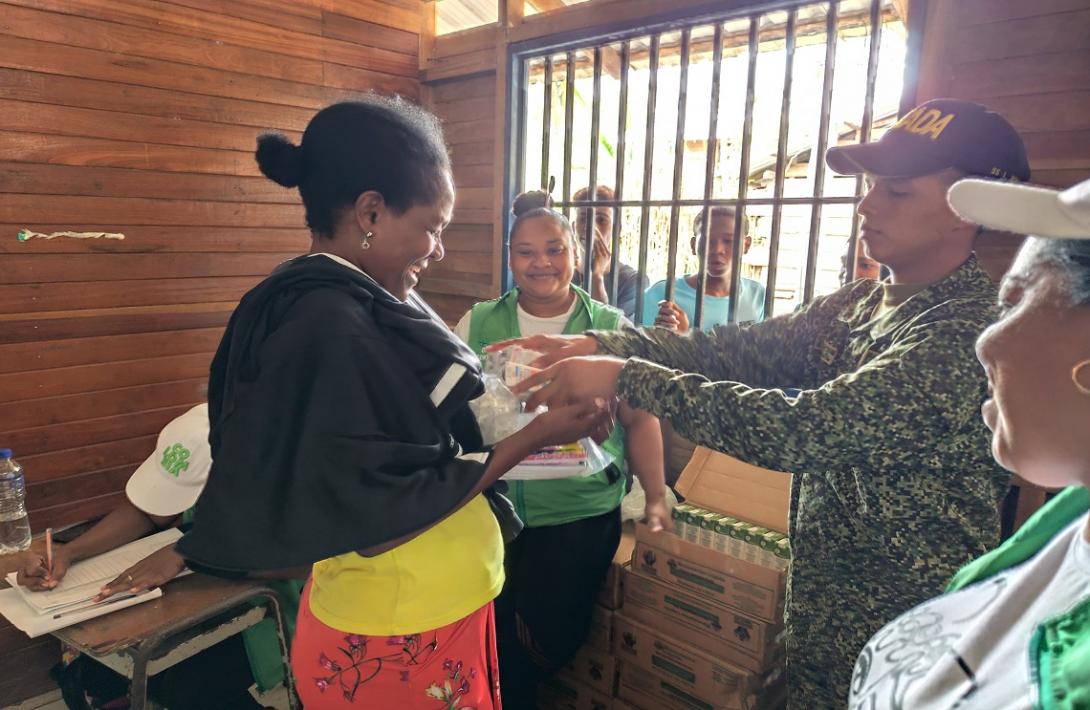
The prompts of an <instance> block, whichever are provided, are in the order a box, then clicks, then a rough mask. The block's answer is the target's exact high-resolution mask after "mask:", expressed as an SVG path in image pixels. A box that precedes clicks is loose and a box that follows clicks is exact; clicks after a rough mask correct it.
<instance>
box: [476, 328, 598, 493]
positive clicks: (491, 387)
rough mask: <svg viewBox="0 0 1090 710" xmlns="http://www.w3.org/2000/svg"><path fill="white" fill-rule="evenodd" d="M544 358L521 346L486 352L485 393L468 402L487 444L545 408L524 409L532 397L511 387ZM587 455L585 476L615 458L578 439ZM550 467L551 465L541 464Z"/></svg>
mask: <svg viewBox="0 0 1090 710" xmlns="http://www.w3.org/2000/svg"><path fill="white" fill-rule="evenodd" d="M539 357H541V353H538V352H535V351H533V350H527V349H526V348H522V347H519V346H517V345H516V346H512V347H509V348H504V349H503V350H498V351H493V352H489V353H486V354H485V357H484V394H482V395H481V396H480V397H478V398H477V399H475V400H473V401H471V402H470V403H469V406H470V409H472V410H473V414H474V415H475V416H476V417H477V424H478V426H479V427H480V429H481V437H482V439H483V440H484V443H485V445H486V446H492V445H493V444H495V443H497V442H499V441H501V440H503V439H506V438H507V437H509V436H511V435H512V434H514V433H515V432H517V431H519V430H520V429H522V428H523V427H524V426H526V425H527V424H529V423H530V422H531V421H533V419H534V417H536V416H537V415H538V414H540V413H541V412H544V411H546V410H545V408H544V407H542V408H539V410H538V411H536V412H525V411H523V404H524V402H525V400H526V399H527V398H528V397H529V393H526V394H524V395H523V397H522V398H520V397H518V396H517V395H515V394H514V393H513V392H512V391H511V389H510V386H511V385H514V384H515V383H517V382H520V381H522V380H523V379H525V378H526V377H529V376H530V375H531V374H532V373H533V372H536V371H537V370H536V368H532V367H529V363H531V362H533V361H534V360H536V359H537V358H539ZM579 445H580V446H581V447H582V449H583V452H584V454H585V456H586V458H585V459H584V461H583V463H582V469H583V473H582V475H586V476H589V475H590V474H592V473H595V472H596V471H601V470H602V469H603V468H605V467H606V466H609V465H610V464H611V463H613V457H611V456H610V455H609V454H607V453H606V452H605V451H603V450H602V447H600V446H599V445H598V444H597V443H596V442H595V441H594V440H593V439H591V438H590V437H584V438H583V439H580V440H579ZM539 468H542V469H547V468H550V467H549V466H540V467H539ZM541 473H542V474H543V476H542V477H548V476H547V475H544V474H547V473H548V472H547V471H542V472H541Z"/></svg>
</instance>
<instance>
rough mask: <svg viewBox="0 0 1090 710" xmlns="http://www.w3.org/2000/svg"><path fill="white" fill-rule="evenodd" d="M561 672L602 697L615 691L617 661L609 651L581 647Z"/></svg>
mask: <svg viewBox="0 0 1090 710" xmlns="http://www.w3.org/2000/svg"><path fill="white" fill-rule="evenodd" d="M562 672H563V673H564V675H565V676H570V677H571V678H573V679H575V680H576V681H578V682H580V683H583V684H584V685H586V686H588V687H590V688H593V689H594V690H596V691H598V692H599V693H602V694H603V695H613V691H614V690H616V689H617V661H616V659H615V658H614V657H613V656H611V655H610V653H609V651H601V650H598V649H595V648H590V647H589V646H583V648H581V649H579V651H578V652H576V654H575V658H573V659H572V660H571V663H569V664H568V665H567V666H565V668H564V670H563V671H562Z"/></svg>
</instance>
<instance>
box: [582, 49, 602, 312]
mask: <svg viewBox="0 0 1090 710" xmlns="http://www.w3.org/2000/svg"><path fill="white" fill-rule="evenodd" d="M601 96H602V48H601V47H595V48H594V85H593V90H592V92H591V104H590V105H591V116H590V175H589V177H590V179H589V180H588V181H587V182H588V183H590V184H589V186H588V189H587V197H589V198H590V203H591V206H590V207H587V208H585V210H586V211H585V212H584V213H583V214H584V215H586V219H585V220H584V222H586V224H585V227H586V243H585V245H584V248H583V286H584V287H585V288H586V290H587V292H588V293H591V292H592V291H591V288H592V284H591V273H592V272H593V270H594V232H595V228H596V227H595V223H596V222H597V217H598V215H597V214H596V213H595V211H594V210H595V207H594V202H595V201H596V200H597V199H598V129H599V124H600V123H601V119H602V106H601Z"/></svg>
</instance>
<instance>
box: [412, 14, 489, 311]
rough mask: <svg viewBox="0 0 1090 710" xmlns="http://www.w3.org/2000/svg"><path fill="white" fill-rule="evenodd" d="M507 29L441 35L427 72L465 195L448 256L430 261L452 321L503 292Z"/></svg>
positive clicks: (436, 298) (438, 303)
mask: <svg viewBox="0 0 1090 710" xmlns="http://www.w3.org/2000/svg"><path fill="white" fill-rule="evenodd" d="M500 36H502V35H501V33H500V30H499V28H498V27H496V26H494V25H493V26H485V27H478V28H475V29H472V30H467V31H464V32H457V33H454V34H449V35H443V36H440V37H437V38H436V39H435V46H434V50H433V54H432V56H431V57H429V59H428V61H427V63H426V66H425V68H424V71H423V78H424V83H425V90H424V100H425V102H426V104H427V105H428V106H429V108H431V110H432V111H434V112H435V114H436V115H437V116H439V118H440V119H441V120H442V121H443V130H444V133H445V135H446V139H447V143H448V144H449V146H450V152H451V160H452V161H453V170H454V183H455V185H456V187H457V189H458V197H457V201H456V203H455V206H454V220H453V222H452V223H451V225H450V227H448V228H447V230H446V232H444V233H443V243H444V244H445V245H446V247H447V255H446V258H444V259H443V261H441V262H438V263H435V264H432V266H431V267H429V268H428V271H427V273H426V274H425V275H424V278H423V281H422V282H421V285H420V290H421V292H422V293H423V294H424V296H425V297H426V298H427V299H428V301H429V302H430V303H431V304H432V306H433V307H434V308H435V309H436V311H437V312H438V313H439V315H440V316H442V317H443V318H444V319H445V320H446V321H447V322H449V323H451V324H453V323H455V322H457V320H458V319H459V318H461V317H462V315H463V314H464V313H465V312H466V311H467V310H469V308H470V307H472V306H473V304H474V303H476V302H478V301H481V300H484V299H488V298H494V297H496V296H498V295H499V286H500V274H499V268H500V258H499V254H500V249H501V242H500V241H499V240H500V236H499V227H498V224H497V221H498V220H497V219H496V216H497V214H498V212H497V209H498V208H497V204H498V192H497V188H498V186H499V183H500V182H501V180H500V179H499V178H497V175H501V176H502V160H503V154H502V151H501V150H500V149H499V147H498V144H497V138H496V137H497V136H498V135H499V134H502V133H503V127H504V116H503V115H502V113H497V101H499V100H501V97H500V96H499V95H498V93H497V86H498V85H499V79H498V77H497V73H496V69H497V66H498V62H497V57H498V55H499V54H501V53H502V52H503V49H502V48H497V38H498V37H500Z"/></svg>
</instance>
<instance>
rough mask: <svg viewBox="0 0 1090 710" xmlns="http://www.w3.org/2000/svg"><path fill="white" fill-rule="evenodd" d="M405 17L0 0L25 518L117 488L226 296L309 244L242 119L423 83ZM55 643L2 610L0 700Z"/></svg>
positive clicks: (291, 130)
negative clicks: (88, 235) (7, 618)
mask: <svg viewBox="0 0 1090 710" xmlns="http://www.w3.org/2000/svg"><path fill="white" fill-rule="evenodd" d="M420 23H421V9H420V4H419V1H418V0H385V1H381V0H231V1H230V2H222V0H173V1H172V2H161V1H159V0H11V1H3V2H0V40H2V41H3V43H4V49H3V51H2V52H0V397H2V398H3V401H4V404H5V406H4V407H2V408H0V446H7V447H11V448H13V449H14V450H15V455H16V458H17V459H18V460H19V461H20V463H22V464H23V465H24V467H25V469H26V476H27V483H28V489H27V495H28V502H29V507H30V516H31V524H32V526H33V528H34V530H35V531H37V532H40V531H41V530H42V529H44V528H45V527H46V526H59V525H63V524H66V523H71V522H76V521H81V520H86V519H89V518H92V517H95V516H98V515H101V514H103V513H104V512H106V511H107V510H108V509H110V508H111V507H112V506H113V505H114V504H115V503H116V502H117V500H118V499H119V496H120V495H121V493H120V491H121V489H122V487H123V486H124V483H125V481H126V480H127V478H128V476H129V474H130V473H131V472H132V471H133V470H134V469H135V467H136V466H137V465H138V464H139V462H140V461H142V460H143V459H144V458H145V457H146V456H148V454H149V453H151V451H152V450H153V448H154V444H155V437H156V433H157V432H158V431H159V429H160V428H161V427H162V426H163V425H164V424H165V423H166V422H167V421H169V420H170V419H171V418H173V417H174V416H176V415H178V414H179V413H181V412H183V411H185V410H186V409H187V408H188V407H190V406H192V405H193V404H195V403H197V402H199V401H201V400H202V399H203V397H204V395H203V386H204V383H205V380H206V378H207V370H208V364H209V361H210V359H211V355H212V352H213V351H214V349H215V347H216V345H217V343H218V340H219V337H220V333H221V331H222V328H223V326H224V324H225V323H226V322H227V318H228V316H229V315H230V313H231V311H232V310H233V308H234V306H235V304H236V303H237V300H238V298H239V296H240V295H241V294H242V293H243V292H245V291H246V290H247V289H248V288H250V287H251V286H252V285H253V284H254V283H256V282H257V281H258V280H259V279H260V278H261V277H262V276H263V275H264V274H266V273H268V271H269V270H270V269H271V268H272V267H273V266H275V265H276V264H277V263H278V262H280V261H281V260H283V259H285V258H287V257H290V256H293V255H295V254H298V253H300V252H301V251H303V250H305V249H306V248H307V246H308V244H309V239H308V232H307V231H306V229H305V227H304V223H303V213H302V208H301V207H300V206H299V204H298V195H297V193H296V192H295V191H293V190H286V189H283V188H280V187H278V186H276V185H274V184H273V183H272V182H270V181H268V180H266V179H264V178H263V177H261V176H260V174H259V172H258V170H257V166H256V164H255V163H254V160H253V157H252V151H253V148H254V139H255V137H256V136H257V134H258V133H260V132H261V131H263V130H268V129H277V130H281V131H283V132H285V133H287V134H288V135H289V136H291V137H292V138H293V139H298V138H299V137H300V135H301V131H302V130H303V128H304V127H305V126H306V122H307V121H308V120H309V118H310V117H311V116H312V115H313V114H314V112H315V111H316V110H317V109H319V108H321V107H322V106H323V105H325V104H328V103H330V102H332V101H335V100H338V99H341V98H345V97H351V96H354V95H358V94H359V92H362V91H364V90H367V89H377V90H380V91H384V92H397V93H401V94H403V95H406V96H410V97H413V98H417V99H418V98H419V94H420V84H419V59H418V43H419V36H418V35H419V30H420ZM22 227H27V228H29V229H32V230H35V231H39V232H53V231H60V230H78V231H109V232H122V233H124V234H125V240H124V241H104V240H73V239H54V240H51V241H42V240H31V241H28V242H25V243H21V242H19V241H17V239H16V234H17V233H18V231H19V229H20V228H22ZM15 651H18V652H17V653H16V652H15ZM55 660H56V648H55V645H54V644H52V643H51V642H49V641H47V640H42V639H39V640H37V641H36V642H34V643H29V644H28V643H27V640H26V638H25V637H23V636H22V635H21V634H19V633H18V632H16V631H15V630H14V629H12V628H11V627H10V626H7V625H6V622H0V706H4V705H7V704H9V703H12V702H16V701H18V700H20V699H22V698H25V697H30V696H33V695H35V694H36V693H40V692H42V688H44V687H46V685H47V684H48V681H47V680H46V678H45V669H46V668H48V666H49V665H50V664H51V663H52V662H54V661H55Z"/></svg>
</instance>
